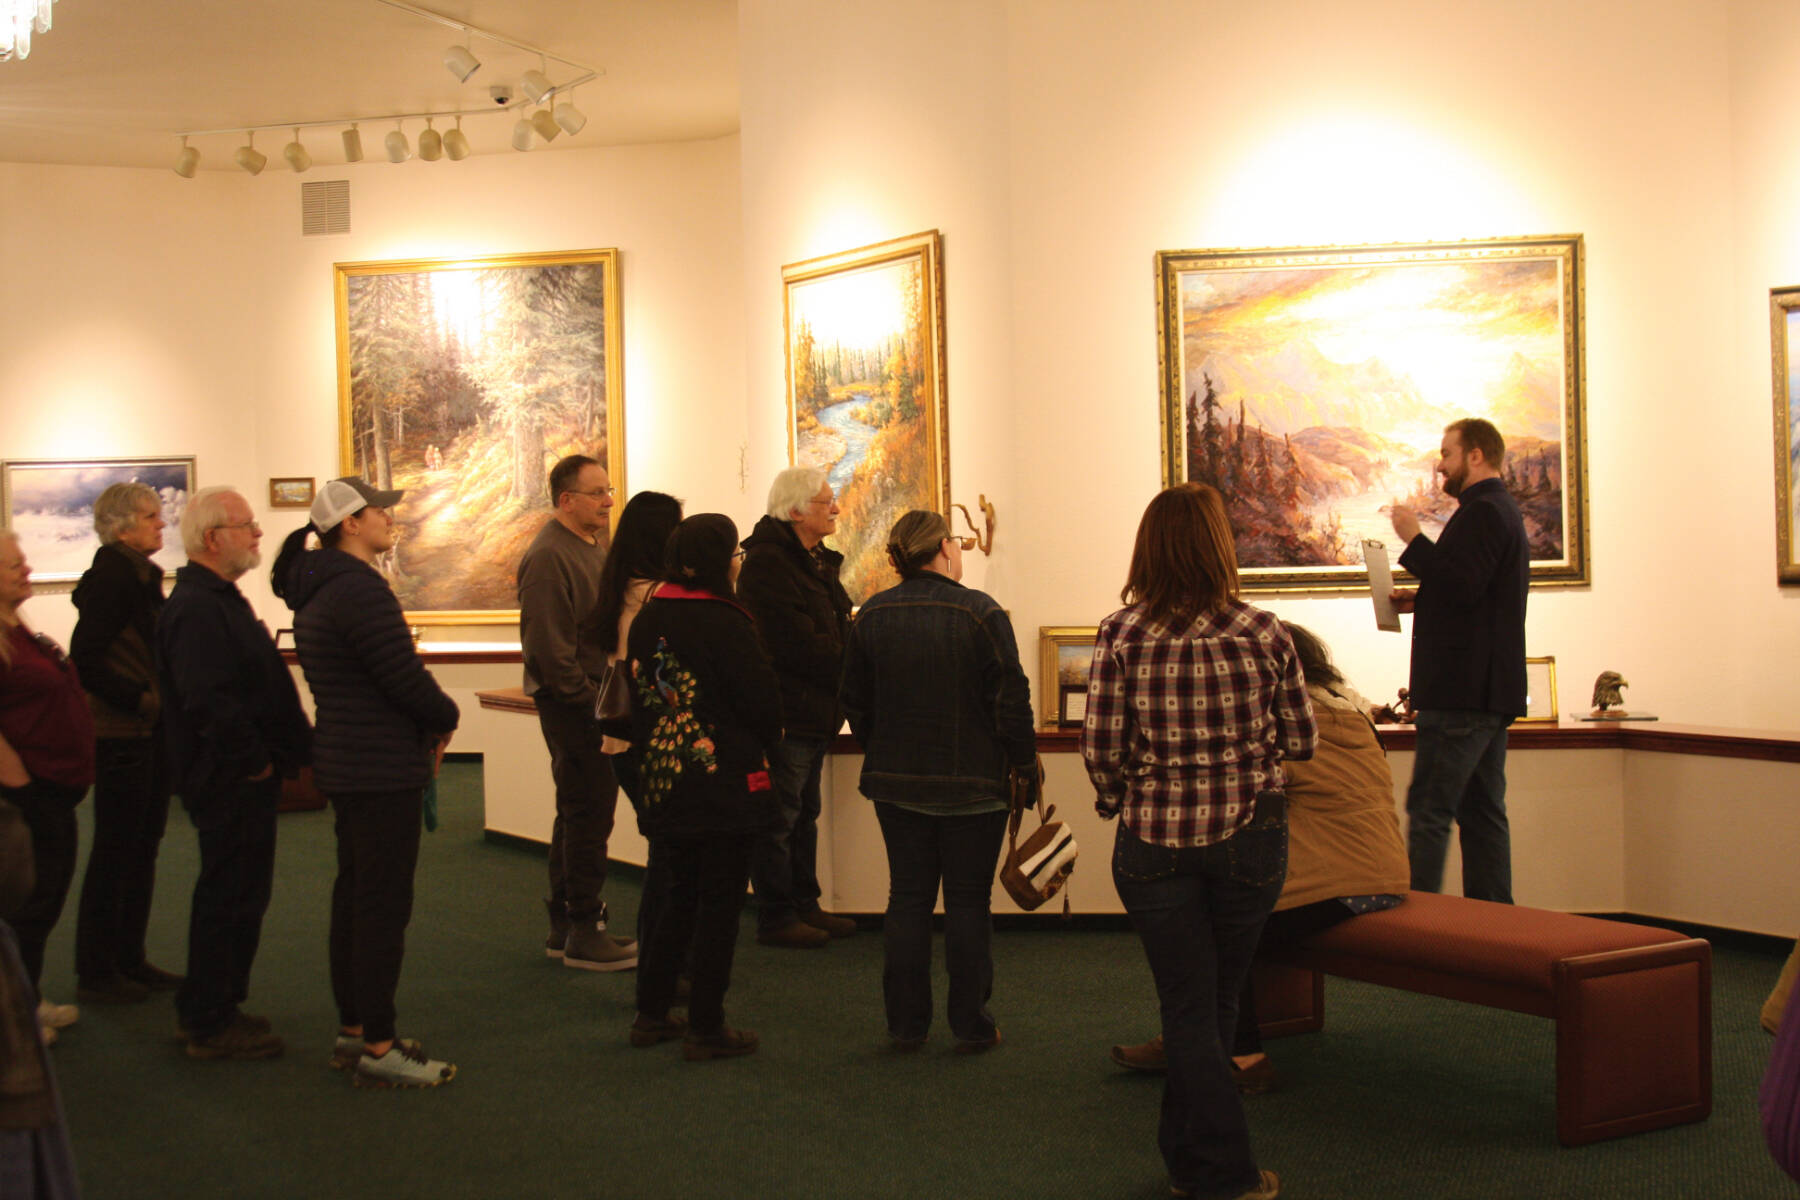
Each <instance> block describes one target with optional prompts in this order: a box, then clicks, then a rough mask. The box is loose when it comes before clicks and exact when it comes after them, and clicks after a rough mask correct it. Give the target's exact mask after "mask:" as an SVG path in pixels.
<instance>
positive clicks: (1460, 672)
mask: <svg viewBox="0 0 1800 1200" xmlns="http://www.w3.org/2000/svg"><path fill="white" fill-rule="evenodd" d="M1458 499H1459V503H1458V505H1457V509H1456V512H1455V514H1454V515H1453V516H1451V518H1450V521H1449V524H1447V525H1445V526H1444V532H1443V534H1442V535H1441V536H1440V537H1439V538H1438V540H1437V541H1435V542H1433V541H1432V540H1431V539H1430V538H1428V537H1426V536H1425V535H1424V534H1420V535H1419V536H1418V537H1415V538H1414V539H1413V540H1412V541H1411V542H1410V543H1409V544H1408V545H1407V547H1406V550H1405V551H1404V552H1403V553H1402V554H1401V555H1400V565H1401V566H1403V567H1405V568H1406V569H1407V570H1408V571H1411V572H1412V573H1413V574H1414V575H1415V576H1417V577H1418V580H1419V595H1418V599H1417V600H1416V601H1415V602H1414V605H1413V646H1412V678H1411V683H1410V687H1411V689H1412V695H1411V699H1412V703H1413V706H1414V707H1416V708H1420V709H1444V708H1473V709H1482V710H1484V711H1487V712H1497V713H1505V714H1507V715H1508V716H1514V717H1522V716H1524V715H1525V597H1526V593H1527V591H1528V590H1529V585H1530V578H1531V553H1530V549H1529V547H1528V546H1527V544H1526V540H1525V521H1524V519H1523V518H1522V517H1521V516H1520V515H1519V506H1518V504H1517V502H1515V501H1514V500H1513V498H1512V496H1511V495H1510V494H1509V493H1508V492H1507V490H1506V485H1505V484H1504V483H1502V482H1501V481H1500V480H1498V479H1484V480H1482V481H1481V482H1480V483H1472V484H1470V485H1469V486H1468V487H1466V488H1464V489H1463V494H1462V495H1461V497H1459V498H1458Z"/></svg>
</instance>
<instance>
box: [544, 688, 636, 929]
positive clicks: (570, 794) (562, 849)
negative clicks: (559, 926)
mask: <svg viewBox="0 0 1800 1200" xmlns="http://www.w3.org/2000/svg"><path fill="white" fill-rule="evenodd" d="M537 712H538V726H539V728H541V729H542V730H543V731H544V744H545V745H546V746H548V747H549V748H550V776H551V778H552V780H554V781H555V784H556V822H555V824H554V825H552V826H551V828H550V907H551V909H552V910H557V909H561V910H562V911H565V912H567V913H568V914H569V921H570V923H571V924H580V923H581V922H583V921H587V922H593V921H598V920H599V919H600V912H601V893H602V892H603V891H604V890H605V888H606V840H607V839H608V838H609V837H611V836H612V828H613V810H614V809H615V808H616V807H617V806H618V803H619V785H618V781H617V780H615V779H614V778H613V768H612V756H611V755H609V754H605V753H603V752H602V751H601V749H600V743H601V734H600V723H599V722H598V721H596V720H594V713H593V709H592V707H591V706H589V705H580V704H564V703H562V702H561V701H559V700H556V699H554V698H552V697H551V696H549V695H546V694H544V693H541V692H540V693H539V694H538V696H537Z"/></svg>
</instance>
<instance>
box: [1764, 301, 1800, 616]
mask: <svg viewBox="0 0 1800 1200" xmlns="http://www.w3.org/2000/svg"><path fill="white" fill-rule="evenodd" d="M1769 316H1770V328H1769V337H1770V344H1771V348H1772V351H1773V353H1772V358H1773V362H1774V367H1775V578H1776V580H1777V581H1778V582H1779V583H1782V584H1800V547H1796V546H1795V544H1794V530H1795V528H1796V527H1797V525H1800V490H1797V488H1796V483H1795V481H1796V480H1800V470H1797V469H1796V468H1800V360H1797V359H1796V356H1795V353H1794V351H1795V349H1796V345H1797V339H1800V287H1786V288H1775V289H1773V290H1771V291H1770V292H1769Z"/></svg>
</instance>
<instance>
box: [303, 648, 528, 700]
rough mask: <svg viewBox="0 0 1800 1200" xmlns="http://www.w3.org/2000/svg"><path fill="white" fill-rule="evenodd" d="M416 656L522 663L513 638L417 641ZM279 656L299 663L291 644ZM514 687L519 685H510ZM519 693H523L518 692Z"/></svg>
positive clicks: (428, 659) (430, 660)
mask: <svg viewBox="0 0 1800 1200" xmlns="http://www.w3.org/2000/svg"><path fill="white" fill-rule="evenodd" d="M419 657H420V658H422V659H424V660H425V662H426V663H427V665H432V666H436V665H440V664H442V665H449V664H452V663H455V664H458V665H461V664H465V663H471V664H478V663H522V662H524V661H525V656H524V653H523V652H522V651H521V650H520V649H519V643H517V642H420V643H419ZM281 660H282V661H283V662H285V663H287V665H288V666H290V667H291V666H295V665H297V664H298V663H299V661H300V659H299V656H298V655H296V654H295V653H294V648H293V647H292V646H283V647H282V648H281ZM513 690H514V691H518V690H519V689H517V688H514V689H513ZM520 694H521V695H523V693H522V692H521V693H520Z"/></svg>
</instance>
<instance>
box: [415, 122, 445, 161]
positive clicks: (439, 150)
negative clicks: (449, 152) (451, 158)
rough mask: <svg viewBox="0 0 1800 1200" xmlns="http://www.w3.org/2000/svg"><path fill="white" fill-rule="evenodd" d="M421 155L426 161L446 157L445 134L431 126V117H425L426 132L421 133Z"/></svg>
mask: <svg viewBox="0 0 1800 1200" xmlns="http://www.w3.org/2000/svg"><path fill="white" fill-rule="evenodd" d="M419 157H420V158H422V159H424V160H425V161H426V162H436V161H437V160H438V159H440V158H442V157H444V135H443V134H441V133H439V132H438V131H437V130H435V129H433V128H432V127H431V118H430V117H426V118H425V132H424V133H421V134H420V135H419Z"/></svg>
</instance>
